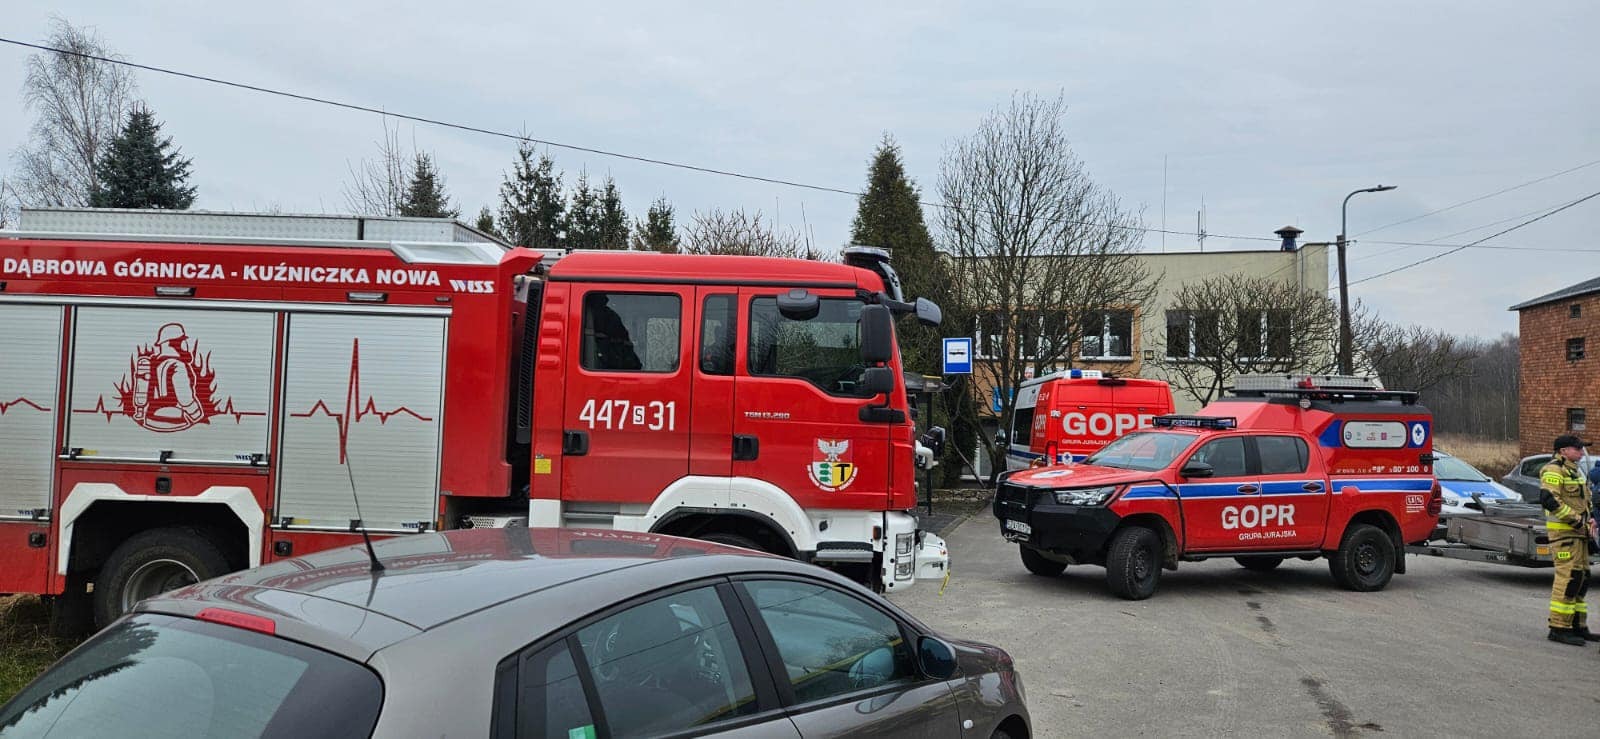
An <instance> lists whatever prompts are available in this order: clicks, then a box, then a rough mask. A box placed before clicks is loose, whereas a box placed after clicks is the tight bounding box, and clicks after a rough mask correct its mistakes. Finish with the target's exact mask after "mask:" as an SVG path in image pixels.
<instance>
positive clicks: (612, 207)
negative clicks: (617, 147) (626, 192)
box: [599, 176, 628, 249]
mask: <svg viewBox="0 0 1600 739" xmlns="http://www.w3.org/2000/svg"><path fill="white" fill-rule="evenodd" d="M599 229H600V239H599V248H601V249H626V248H628V211H627V209H625V208H623V207H622V193H621V192H619V191H618V190H617V181H616V180H613V179H611V177H610V176H607V177H606V186H605V187H604V188H602V189H601V190H600V223H599Z"/></svg>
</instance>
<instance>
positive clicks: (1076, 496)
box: [1056, 485, 1117, 505]
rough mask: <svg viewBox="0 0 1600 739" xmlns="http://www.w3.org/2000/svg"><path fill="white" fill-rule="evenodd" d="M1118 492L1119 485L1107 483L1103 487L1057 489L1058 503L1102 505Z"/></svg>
mask: <svg viewBox="0 0 1600 739" xmlns="http://www.w3.org/2000/svg"><path fill="white" fill-rule="evenodd" d="M1116 492H1117V486H1115V485H1107V486H1106V487H1103V488H1079V489H1077V490H1057V491H1056V503H1057V504H1059V505H1100V504H1101V503H1104V502H1106V500H1108V499H1109V498H1110V497H1111V496H1112V494H1113V493H1116Z"/></svg>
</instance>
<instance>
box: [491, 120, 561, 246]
mask: <svg viewBox="0 0 1600 739" xmlns="http://www.w3.org/2000/svg"><path fill="white" fill-rule="evenodd" d="M565 215H566V204H565V203H564V202H563V201H562V198H561V175H560V174H557V173H556V171H555V162H553V161H551V160H550V157H548V156H541V157H539V161H538V162H537V163H536V162H534V160H533V145H532V144H529V143H526V142H524V143H522V144H521V145H519V146H518V147H517V161H516V163H515V164H513V165H512V168H511V172H510V173H509V174H507V175H506V176H505V179H504V181H502V182H501V183H500V218H499V224H500V233H501V234H503V235H504V236H505V238H506V240H507V241H509V242H511V243H512V244H515V245H517V246H526V247H531V248H534V249H555V248H558V247H559V246H560V245H561V242H562V240H563V239H565V238H566V226H565V220H566V219H565Z"/></svg>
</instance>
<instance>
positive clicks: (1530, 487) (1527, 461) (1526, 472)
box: [1500, 452, 1595, 503]
mask: <svg viewBox="0 0 1600 739" xmlns="http://www.w3.org/2000/svg"><path fill="white" fill-rule="evenodd" d="M1552 456H1554V455H1551V454H1535V455H1533V456H1531V457H1523V458H1522V461H1520V462H1517V466H1515V467H1512V468H1511V471H1510V472H1507V473H1506V474H1505V477H1502V478H1500V482H1501V483H1503V484H1504V485H1505V486H1506V487H1508V488H1511V489H1512V490H1515V491H1516V492H1517V494H1518V495H1521V496H1522V499H1523V500H1525V501H1527V502H1529V503H1537V502H1539V471H1540V470H1542V469H1544V466H1545V465H1547V464H1550V458H1551V457H1552ZM1594 465H1595V458H1594V457H1591V456H1589V454H1588V453H1587V452H1586V453H1585V454H1584V455H1583V459H1580V460H1578V469H1579V470H1581V471H1582V472H1583V474H1585V475H1587V474H1589V469H1590V468H1592V467H1594Z"/></svg>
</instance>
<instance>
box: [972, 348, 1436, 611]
mask: <svg viewBox="0 0 1600 739" xmlns="http://www.w3.org/2000/svg"><path fill="white" fill-rule="evenodd" d="M1431 426H1432V423H1431V416H1430V414H1429V413H1428V410H1427V409H1426V408H1424V407H1422V406H1421V405H1419V404H1418V403H1417V396H1416V393H1411V392H1395V391H1386V390H1379V389H1376V388H1375V387H1374V386H1373V385H1372V384H1371V383H1370V382H1367V381H1365V380H1362V379H1360V378H1350V377H1336V376H1317V377H1307V376H1245V377H1241V378H1239V380H1238V384H1237V387H1236V388H1234V390H1233V392H1232V394H1231V395H1229V396H1224V397H1223V398H1221V399H1219V400H1217V401H1215V402H1213V403H1211V404H1210V405H1208V406H1206V407H1205V408H1203V409H1201V410H1200V411H1199V413H1198V414H1197V415H1193V416H1172V415H1168V416H1159V417H1157V418H1155V419H1154V421H1153V428H1150V429H1148V430H1141V431H1136V432H1134V433H1131V434H1128V435H1126V436H1123V437H1122V438H1120V439H1118V440H1117V441H1115V442H1113V443H1111V444H1109V445H1107V446H1106V447H1105V448H1103V449H1101V450H1100V451H1098V452H1096V453H1095V454H1093V455H1091V456H1090V457H1089V458H1088V459H1087V460H1085V461H1084V462H1083V463H1081V464H1078V465H1074V466H1048V467H1043V468H1039V469H1034V470H1028V471H1020V472H1013V473H1008V474H1007V475H1005V476H1004V477H1002V478H1001V481H1000V484H999V489H998V490H997V493H996V497H995V504H994V514H995V516H996V517H997V518H998V519H999V523H1000V531H1001V534H1002V535H1003V536H1004V537H1005V538H1006V539H1007V540H1009V541H1013V542H1015V543H1017V544H1018V547H1019V549H1020V551H1021V555H1022V562H1023V565H1024V566H1026V567H1027V569H1028V570H1029V571H1030V572H1033V573H1034V574H1036V575H1041V576H1051V577H1053V576H1056V575H1059V574H1060V573H1061V572H1062V571H1063V570H1064V569H1065V568H1066V567H1067V566H1068V565H1073V564H1093V565H1098V566H1102V567H1105V568H1106V581H1107V584H1108V585H1109V587H1110V589H1111V591H1112V592H1113V593H1115V594H1117V595H1119V596H1121V597H1124V598H1129V599H1134V600H1138V599H1143V598H1148V597H1150V596H1151V595H1152V594H1154V593H1155V590H1156V586H1157V583H1158V582H1159V579H1160V576H1161V571H1162V569H1169V570H1171V569H1176V568H1177V566H1178V563H1179V562H1180V561H1199V560H1204V559H1210V558H1215V557H1232V558H1235V559H1236V560H1237V561H1238V562H1239V564H1240V565H1242V566H1244V567H1246V568H1248V569H1252V570H1270V569H1272V568H1274V567H1277V566H1278V565H1279V564H1280V563H1282V562H1283V561H1284V560H1285V559H1288V558H1291V557H1297V558H1302V559H1308V560H1310V559H1316V558H1318V557H1326V558H1327V559H1328V566H1329V570H1330V571H1331V572H1332V574H1333V577H1334V580H1335V581H1337V582H1338V583H1339V584H1340V585H1341V586H1343V587H1345V588H1348V589H1351V590H1358V591H1371V590H1380V589H1382V588H1383V587H1385V586H1386V585H1388V583H1389V580H1390V578H1391V577H1392V576H1393V575H1394V574H1395V573H1397V572H1399V573H1403V572H1405V559H1404V558H1403V557H1402V556H1401V555H1402V553H1403V552H1404V548H1405V546H1406V545H1408V544H1417V543H1421V542H1424V541H1426V540H1427V539H1428V537H1429V536H1430V534H1431V533H1432V531H1433V528H1434V526H1435V525H1436V523H1437V521H1438V514H1439V510H1440V506H1441V505H1442V498H1441V497H1440V493H1439V486H1438V482H1437V481H1436V480H1435V479H1434V477H1433V467H1432V464H1433V455H1432V451H1433V438H1432V429H1431Z"/></svg>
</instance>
